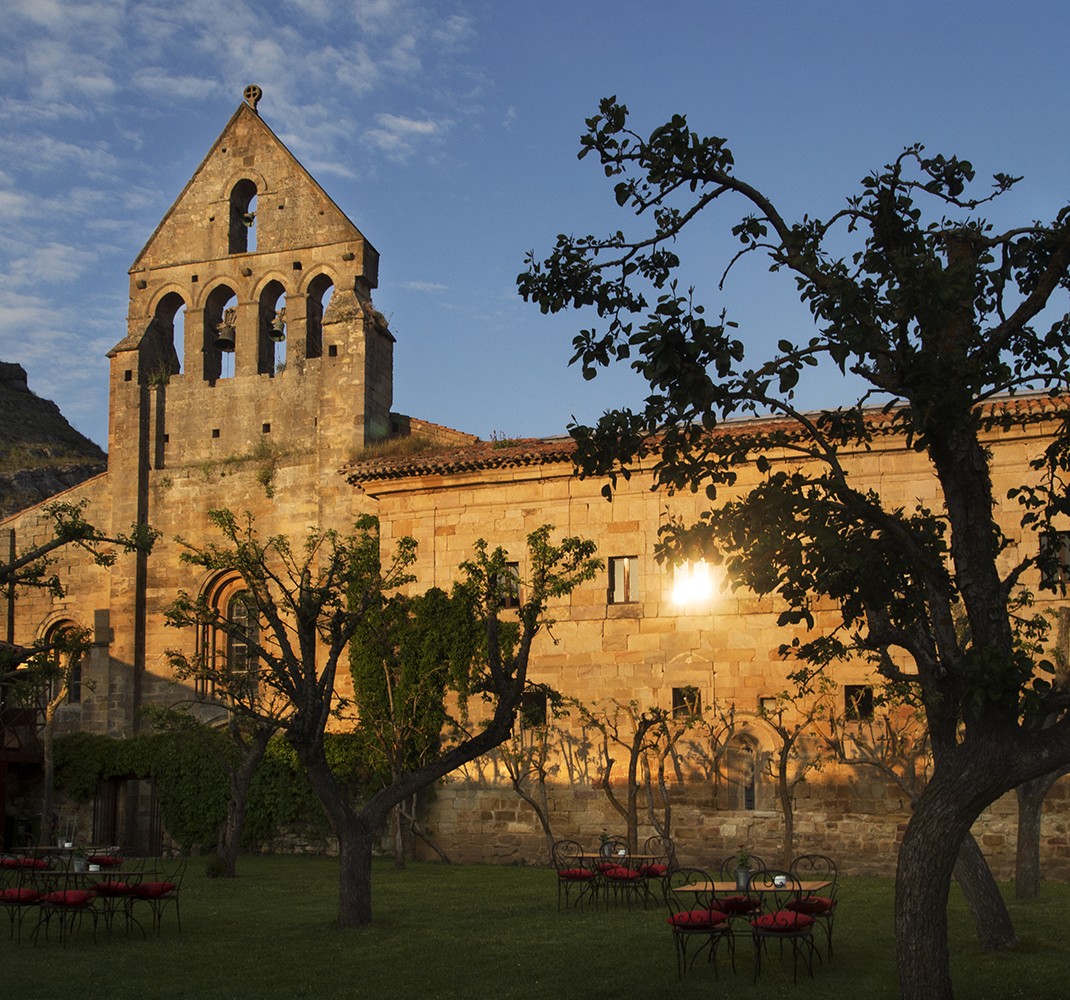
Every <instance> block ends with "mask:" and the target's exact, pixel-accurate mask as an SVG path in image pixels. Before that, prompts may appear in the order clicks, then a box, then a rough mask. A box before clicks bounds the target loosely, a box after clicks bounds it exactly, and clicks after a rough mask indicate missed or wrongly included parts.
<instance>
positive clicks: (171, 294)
mask: <svg viewBox="0 0 1070 1000" xmlns="http://www.w3.org/2000/svg"><path fill="white" fill-rule="evenodd" d="M152 318H153V329H154V331H155V335H156V337H157V338H158V340H159V345H158V350H159V358H160V362H161V367H162V368H164V369H166V371H167V372H168V373H169V374H170V375H180V374H182V367H183V361H182V359H183V358H184V357H185V328H186V299H185V296H183V295H182V294H181V293H180V292H178V291H175V290H169V291H167V292H165V293H164V294H163V295H161V296H160V297H159V299H158V300H157V302H156V305H155V307H154V309H153V314H152ZM161 374H162V373H161Z"/></svg>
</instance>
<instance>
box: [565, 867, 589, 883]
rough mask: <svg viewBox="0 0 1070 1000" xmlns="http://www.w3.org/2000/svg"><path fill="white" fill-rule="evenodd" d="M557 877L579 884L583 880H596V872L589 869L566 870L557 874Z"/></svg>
mask: <svg viewBox="0 0 1070 1000" xmlns="http://www.w3.org/2000/svg"><path fill="white" fill-rule="evenodd" d="M557 877H558V878H564V879H569V880H570V881H577V882H578V881H581V880H583V879H589V878H594V872H593V871H591V870H590V869H589V868H565V869H564V870H563V871H559V872H558V873H557Z"/></svg>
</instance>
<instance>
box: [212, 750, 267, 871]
mask: <svg viewBox="0 0 1070 1000" xmlns="http://www.w3.org/2000/svg"><path fill="white" fill-rule="evenodd" d="M270 739H271V730H269V729H256V730H254V731H253V733H252V735H251V737H250V738H249V741H248V742H247V743H246V742H244V741H242V740H240V738H238V737H234V742H235V744H236V745H237V746H238V747H239V751H240V753H241V756H240V758H239V760H238V763H237V765H236V766H235V767H233V768H232V769H231V771H230V800H229V801H228V802H227V816H226V819H224V820H223V824H222V826H220V828H219V840H218V842H217V843H216V851H215V853H216V857H217V858H218V859H219V861H220V863H221V864H222V865H223V873H224V874H225V875H226V876H227V877H228V878H234V876H235V875H237V874H238V849H239V847H240V846H241V837H242V831H243V830H244V829H245V807H246V804H247V803H248V801H249V788H250V787H251V786H252V783H253V778H254V777H255V776H256V770H257V768H258V767H259V766H260V762H261V761H262V760H263V759H264V754H265V753H266V752H267V746H268V741H269V740H270Z"/></svg>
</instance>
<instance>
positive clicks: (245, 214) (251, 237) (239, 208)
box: [227, 179, 256, 253]
mask: <svg viewBox="0 0 1070 1000" xmlns="http://www.w3.org/2000/svg"><path fill="white" fill-rule="evenodd" d="M227 249H228V252H229V253H251V252H253V251H254V250H256V185H255V184H254V183H253V182H252V181H251V180H248V179H244V180H240V181H238V183H237V184H235V185H234V187H233V188H232V189H231V191H230V236H229V246H228V248H227Z"/></svg>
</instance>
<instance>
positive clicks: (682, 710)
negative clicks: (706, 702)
mask: <svg viewBox="0 0 1070 1000" xmlns="http://www.w3.org/2000/svg"><path fill="white" fill-rule="evenodd" d="M701 714H702V692H700V691H699V689H698V688H697V687H694V686H693V685H688V686H687V687H674V688H673V689H672V717H673V718H674V719H691V718H694V717H695V716H696V715H701Z"/></svg>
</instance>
